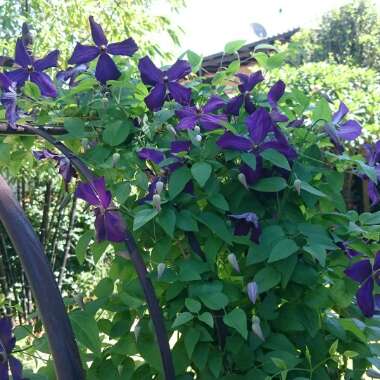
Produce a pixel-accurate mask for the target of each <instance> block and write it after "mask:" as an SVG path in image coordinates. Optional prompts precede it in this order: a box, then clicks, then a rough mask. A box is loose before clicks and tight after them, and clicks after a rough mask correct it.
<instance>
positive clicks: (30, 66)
mask: <svg viewBox="0 0 380 380" xmlns="http://www.w3.org/2000/svg"><path fill="white" fill-rule="evenodd" d="M58 55H59V50H54V51H52V52H50V53H49V54H47V55H46V56H45V57H44V58H41V59H37V60H34V58H33V57H32V56H31V55H30V54H29V53H28V51H27V50H26V48H25V45H24V43H23V42H22V40H21V39H20V38H19V39H18V40H17V42H16V53H15V62H16V63H17V64H18V65H19V66H21V67H20V68H19V69H16V70H13V71H8V72H6V73H5V74H6V76H7V77H8V78H9V79H10V80H11V81H12V82H15V83H16V84H17V86H22V85H23V84H24V83H25V82H26V81H27V80H30V81H31V82H33V83H35V84H36V85H37V86H38V87H39V89H40V91H41V94H42V95H43V96H48V97H51V98H54V97H56V96H57V90H56V88H55V86H54V83H53V82H52V80H51V79H50V77H49V76H48V75H47V74H45V73H44V71H45V70H46V69H48V68H50V67H56V66H57V61H58Z"/></svg>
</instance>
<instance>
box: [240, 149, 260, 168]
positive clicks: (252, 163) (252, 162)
mask: <svg viewBox="0 0 380 380" xmlns="http://www.w3.org/2000/svg"><path fill="white" fill-rule="evenodd" d="M241 159H242V161H243V162H244V163H246V164H247V165H248V166H249V167H250V168H251V169H252V170H256V156H254V155H253V154H251V153H243V154H242V155H241Z"/></svg>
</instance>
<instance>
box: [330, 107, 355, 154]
mask: <svg viewBox="0 0 380 380" xmlns="http://www.w3.org/2000/svg"><path fill="white" fill-rule="evenodd" d="M347 113H348V108H347V106H346V105H345V104H344V103H343V102H340V104H339V109H338V111H337V112H335V113H334V115H333V117H332V120H331V123H326V125H325V127H324V129H325V132H326V133H327V135H328V136H329V137H330V140H331V142H332V143H333V144H334V146H335V147H336V149H337V150H338V152H339V153H342V152H343V149H344V148H343V142H344V141H352V140H355V139H356V138H357V137H359V136H360V134H361V132H362V127H361V125H360V124H359V123H358V122H357V121H355V120H347V121H346V122H343V123H342V119H343V118H344V117H345V116H346V115H347Z"/></svg>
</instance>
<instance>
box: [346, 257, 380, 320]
mask: <svg viewBox="0 0 380 380" xmlns="http://www.w3.org/2000/svg"><path fill="white" fill-rule="evenodd" d="M344 272H345V274H346V275H347V276H348V277H350V278H351V279H352V280H354V281H356V282H358V283H359V284H360V287H359V289H358V291H357V292H356V299H357V302H358V306H359V308H360V310H361V311H362V312H363V314H364V315H365V316H366V317H368V318H369V317H372V316H373V315H374V314H375V308H376V300H377V298H376V297H379V295H377V296H374V295H373V290H374V283H375V281H376V283H377V284H378V285H380V251H379V252H377V254H376V256H375V260H374V263H373V265H372V264H371V262H370V261H369V260H368V259H365V260H360V261H358V262H356V263H355V264H353V265H351V266H350V267H349V268H347V269H346V270H345V271H344Z"/></svg>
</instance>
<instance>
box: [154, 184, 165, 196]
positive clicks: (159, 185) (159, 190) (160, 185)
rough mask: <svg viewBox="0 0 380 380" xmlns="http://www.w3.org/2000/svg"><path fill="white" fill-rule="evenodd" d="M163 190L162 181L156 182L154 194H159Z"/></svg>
mask: <svg viewBox="0 0 380 380" xmlns="http://www.w3.org/2000/svg"><path fill="white" fill-rule="evenodd" d="M163 189H164V183H163V182H162V181H157V183H156V193H157V194H161V193H162V190H163Z"/></svg>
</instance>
